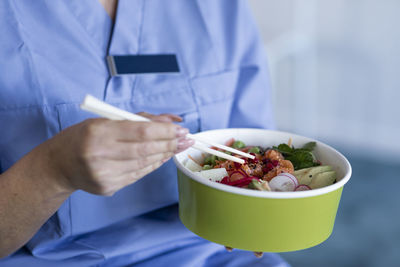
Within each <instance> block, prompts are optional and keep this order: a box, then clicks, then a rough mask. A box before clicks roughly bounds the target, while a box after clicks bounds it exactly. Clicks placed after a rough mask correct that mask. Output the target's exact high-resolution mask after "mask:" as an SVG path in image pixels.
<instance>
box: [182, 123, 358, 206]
mask: <svg viewBox="0 0 400 267" xmlns="http://www.w3.org/2000/svg"><path fill="white" fill-rule="evenodd" d="M226 130H240V131H245V130H252V131H254V130H260V131H264V132H265V131H269V132H274V133H281V134H289V135H290V136H292V137H293V139H295V138H306V139H310V140H312V141H315V142H317V144H318V146H323V147H325V148H326V149H329V150H331V151H332V152H334V153H335V154H336V155H337V156H338V157H339V158H341V159H342V160H343V161H344V162H345V165H346V166H345V168H346V169H347V172H346V174H345V176H344V177H343V178H342V179H341V180H340V181H338V182H336V183H334V184H332V185H329V186H326V187H322V188H318V189H312V190H307V191H295V192H270V191H258V190H250V189H246V188H239V187H235V186H230V185H225V184H220V183H216V182H213V181H210V180H207V179H204V178H203V177H202V176H200V175H196V174H195V173H193V172H191V171H189V170H188V169H187V168H186V167H185V166H183V164H182V163H181V162H179V160H178V159H177V156H176V155H175V156H174V162H175V165H176V166H177V167H178V168H179V170H180V171H182V172H183V173H184V174H185V175H186V176H188V177H190V178H191V179H192V180H195V181H196V182H199V183H201V184H203V185H206V186H209V187H212V188H215V189H218V190H221V191H225V192H228V193H232V194H238V195H243V196H249V197H259V198H275V199H290V198H306V197H315V196H319V195H324V194H327V193H330V192H333V191H335V190H338V189H340V188H341V187H343V186H344V185H345V184H346V183H347V182H348V181H349V180H350V177H351V173H352V169H351V165H350V163H349V161H348V160H347V159H346V157H345V156H343V155H342V154H341V153H340V152H339V151H337V150H336V149H334V148H333V147H331V146H329V145H327V144H325V143H323V142H320V141H318V140H315V139H312V138H309V137H305V136H301V135H298V134H293V133H290V132H284V131H276V130H268V129H258V128H227V129H216V130H209V131H207V132H213V131H226ZM200 133H201V132H200ZM200 133H197V134H200ZM181 153H183V152H181ZM178 155H179V154H178Z"/></svg>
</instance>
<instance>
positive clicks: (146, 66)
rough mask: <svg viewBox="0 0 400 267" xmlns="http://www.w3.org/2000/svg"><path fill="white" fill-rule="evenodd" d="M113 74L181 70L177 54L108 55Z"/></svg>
mask: <svg viewBox="0 0 400 267" xmlns="http://www.w3.org/2000/svg"><path fill="white" fill-rule="evenodd" d="M107 63H108V67H109V69H110V73H111V75H112V76H116V75H126V74H140V73H164V72H179V66H178V61H177V60H176V55H173V54H165V55H123V56H108V57H107Z"/></svg>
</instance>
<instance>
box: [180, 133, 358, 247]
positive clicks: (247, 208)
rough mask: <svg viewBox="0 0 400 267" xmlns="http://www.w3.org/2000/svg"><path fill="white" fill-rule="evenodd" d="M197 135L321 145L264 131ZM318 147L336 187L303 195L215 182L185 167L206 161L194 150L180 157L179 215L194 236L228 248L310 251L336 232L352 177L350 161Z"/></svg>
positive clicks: (219, 139)
mask: <svg viewBox="0 0 400 267" xmlns="http://www.w3.org/2000/svg"><path fill="white" fill-rule="evenodd" d="M196 136H199V137H203V138H204V139H208V140H212V141H215V142H218V143H224V142H225V141H227V140H228V139H229V138H231V137H234V138H235V139H238V140H242V141H244V142H245V144H246V145H258V146H263V147H271V146H273V145H278V144H280V143H287V142H288V140H289V138H292V140H293V145H294V146H295V147H298V146H301V145H303V144H305V143H307V142H310V141H315V140H312V139H310V138H307V137H303V136H299V135H295V134H291V133H286V132H279V131H270V130H261V129H223V130H213V131H206V132H202V133H199V134H196ZM316 142H317V147H316V149H315V150H314V152H315V153H314V154H315V155H316V157H317V159H319V160H320V161H321V162H322V163H323V164H325V165H331V166H333V168H334V170H335V171H336V172H337V175H338V179H337V182H336V183H335V184H333V185H330V186H327V187H324V188H320V189H314V190H309V191H299V192H263V191H256V190H249V189H242V188H237V187H233V186H228V185H224V184H219V183H216V182H212V181H209V180H207V179H205V178H202V177H201V176H198V175H196V174H195V173H193V172H191V171H189V170H188V169H186V168H185V167H184V165H183V164H184V163H185V161H186V160H187V158H188V155H190V156H192V157H193V158H195V159H199V160H200V159H202V152H200V151H197V150H195V149H193V148H190V149H188V150H186V151H184V152H182V153H179V154H177V155H176V156H175V157H174V161H175V164H176V166H177V168H178V188H179V216H180V219H181V221H182V223H183V224H184V225H185V226H186V227H187V228H188V229H189V230H190V231H192V232H193V233H195V234H197V235H198V236H200V237H203V238H205V239H207V240H209V241H212V242H215V243H219V244H221V245H224V246H228V247H233V248H238V249H243V250H250V251H263V252H287V251H295V250H300V249H305V248H309V247H312V246H315V245H318V244H320V243H321V242H323V241H325V240H326V239H327V238H328V237H329V236H330V234H331V233H332V229H333V225H334V222H335V217H336V213H337V210H338V206H339V201H340V197H341V194H342V190H343V186H344V185H345V184H346V183H347V182H348V181H349V179H350V176H351V166H350V164H349V162H348V161H347V159H346V158H345V157H344V156H343V155H342V154H340V153H339V152H338V151H336V150H335V149H333V148H332V147H330V146H328V145H326V144H324V143H321V142H318V141H316Z"/></svg>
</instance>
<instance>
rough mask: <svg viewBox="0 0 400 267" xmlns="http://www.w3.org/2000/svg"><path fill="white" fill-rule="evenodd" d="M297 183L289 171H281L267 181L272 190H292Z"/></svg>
mask: <svg viewBox="0 0 400 267" xmlns="http://www.w3.org/2000/svg"><path fill="white" fill-rule="evenodd" d="M298 185H299V182H298V181H297V179H296V177H294V176H293V175H291V174H290V173H281V174H279V175H277V176H275V177H274V178H272V179H271V181H269V187H270V188H271V190H272V191H284V192H285V191H294V189H295V188H296V187H297V186H298Z"/></svg>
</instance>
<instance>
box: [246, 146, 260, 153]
mask: <svg viewBox="0 0 400 267" xmlns="http://www.w3.org/2000/svg"><path fill="white" fill-rule="evenodd" d="M248 152H249V153H254V154H260V148H259V147H258V146H253V147H252V148H250V149H249V151H248Z"/></svg>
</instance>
